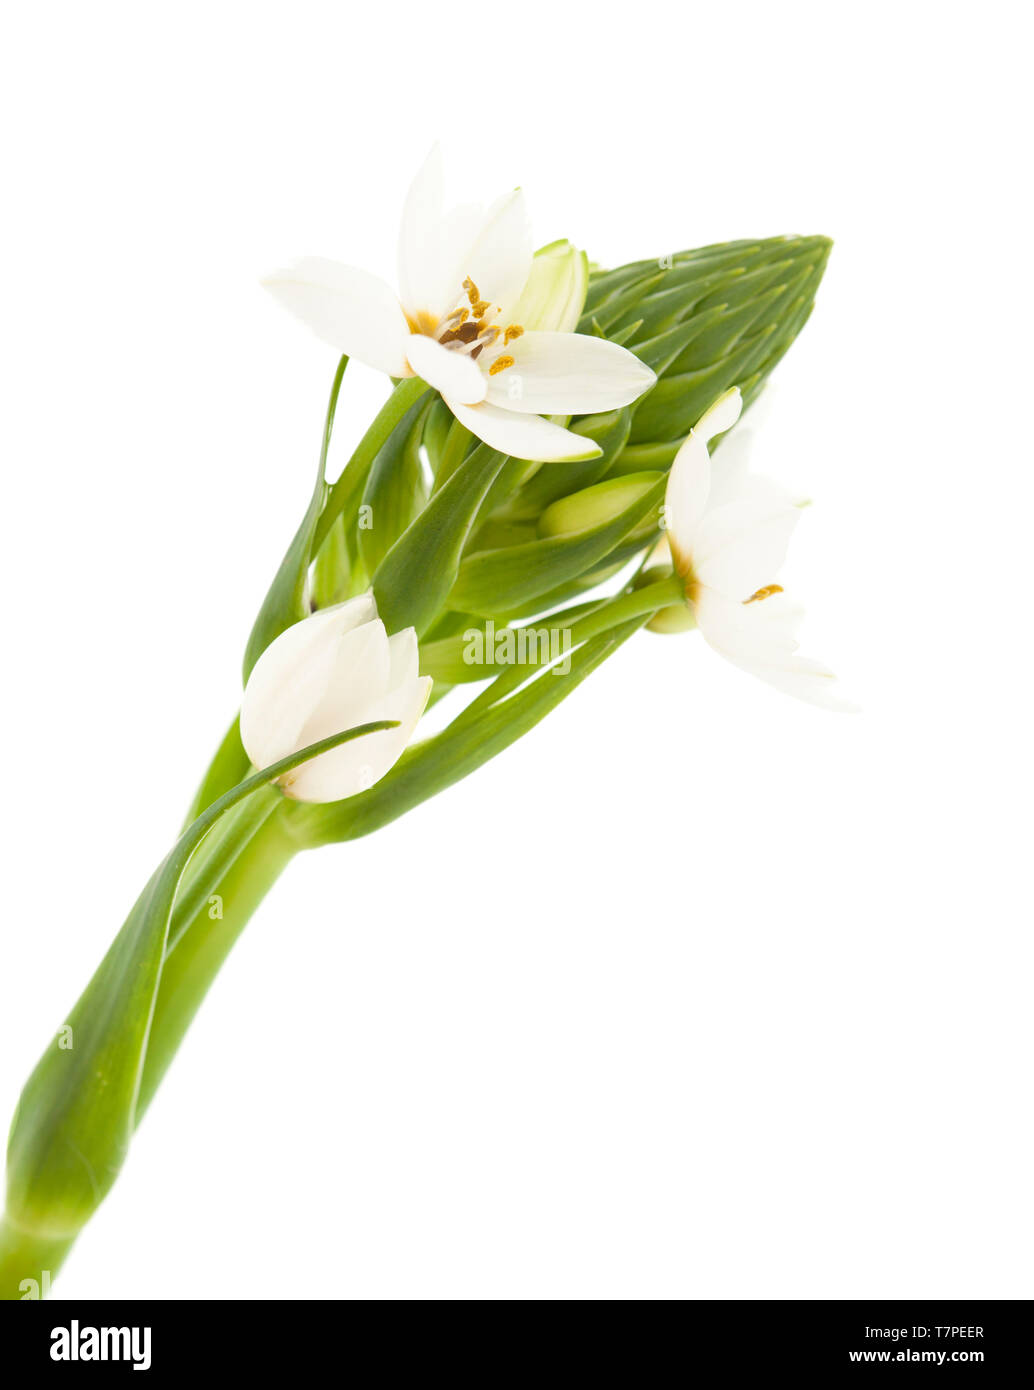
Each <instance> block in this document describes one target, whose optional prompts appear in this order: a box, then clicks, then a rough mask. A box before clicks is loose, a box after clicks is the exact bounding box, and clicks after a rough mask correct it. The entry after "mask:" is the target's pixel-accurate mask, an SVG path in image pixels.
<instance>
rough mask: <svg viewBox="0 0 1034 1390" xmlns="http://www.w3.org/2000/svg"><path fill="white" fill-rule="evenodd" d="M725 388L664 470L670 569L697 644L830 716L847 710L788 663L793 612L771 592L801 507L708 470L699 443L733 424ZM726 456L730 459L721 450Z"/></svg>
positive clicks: (812, 668)
mask: <svg viewBox="0 0 1034 1390" xmlns="http://www.w3.org/2000/svg"><path fill="white" fill-rule="evenodd" d="M741 406H742V401H741V398H740V393H739V391H738V390H736V389H735V388H733V390H731V391H727V392H726V393H725V395H724V396H721V397H720V398H719V399H718V400H717V401H716V402H715V404H714V405H713V406H712V407H711V408H710V410H708V411H707V412H706V413H705V414H704V416H703V417H702V419H701V420H700V422H699V423H698V424H697V426H696V428H695V429H694V430H692V431H691V432H690V435H689V437H688V438H687V440H686V442H685V443H684V444H683V445H682V448H681V449H680V450H679V452H678V454H677V455H676V457H675V462H674V463H673V464H672V469H671V474H670V476H669V478H668V487H667V492H666V495H665V522H666V527H667V536H668V543H669V546H670V548H671V555H672V562H673V564H674V566H675V570H676V573H677V574H678V575H679V576H680V578H681V579H682V582H683V584H684V586H685V590H686V598H687V601H688V602H689V604H690V606H691V608H692V610H693V613H694V616H695V618H696V622H697V626H698V627H699V628H700V631H701V633H702V634H703V637H704V639H705V641H707V642H708V643H709V644H710V645H711V646H712V647H713V648H714V649H715V651H716V652H718V653H719V654H720V655H721V656H724V657H725V659H726V660H727V661H731V662H732V663H733V665H735V666H739V667H741V668H742V669H743V670H744V671H749V672H750V673H751V675H753V676H757V677H758V678H759V679H760V680H763V681H767V682H768V683H769V684H770V685H774V686H775V687H776V688H777V689H779V690H783V691H786V693H787V694H789V695H796V696H797V697H798V699H801V700H808V701H810V702H811V703H812V704H816V705H825V706H826V707H827V708H830V709H848V708H851V707H850V706H849V705H848V704H847V703H846V702H845V701H844V700H842V699H841V698H840V697H839V696H838V695H837V693H836V683H835V677H834V675H833V673H832V671H829V670H827V669H826V667H824V666H822V665H820V663H819V662H817V661H812V660H810V659H808V658H807V657H803V656H799V655H798V654H797V628H798V626H799V624H800V620H801V616H802V610H801V609H800V608H798V607H797V606H796V605H795V604H792V603H791V602H790V600H789V599H788V598H787V596H786V594H785V593H784V592H783V588H782V585H780V584H777V583H775V582H774V580H775V577H776V575H777V574H778V572H779V569H780V567H781V566H782V564H783V561H784V560H785V558H786V550H787V546H788V545H789V541H790V536H791V535H792V533H793V529H794V527H795V526H796V525H797V522H798V521H799V519H800V515H801V504H800V503H799V502H798V501H796V500H795V499H794V498H793V497H791V496H790V494H789V493H787V492H785V491H784V490H783V489H782V488H780V487H779V486H778V484H776V483H774V482H771V481H770V480H768V479H766V478H758V477H754V476H748V475H746V473H745V464H746V460H745V457H744V456H742V455H741V456H740V457H739V458H737V459H736V460H735V461H734V460H733V458H732V457H730V458H728V459H726V457H725V453H726V451H725V450H723V458H722V460H721V462H720V464H719V466H718V467H717V468H716V469H714V470H712V466H711V460H710V457H709V456H708V452H707V443H708V440H710V439H711V438H713V436H714V435H716V434H721V433H722V432H723V431H724V430H727V429H730V428H731V427H732V426H733V425H734V424H735V423H736V421H737V420H738V419H739V414H740V409H741ZM730 453H731V450H730Z"/></svg>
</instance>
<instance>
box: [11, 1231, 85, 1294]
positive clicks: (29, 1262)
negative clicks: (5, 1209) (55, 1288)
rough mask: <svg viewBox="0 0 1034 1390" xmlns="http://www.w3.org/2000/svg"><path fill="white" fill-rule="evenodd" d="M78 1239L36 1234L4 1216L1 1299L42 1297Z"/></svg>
mask: <svg viewBox="0 0 1034 1390" xmlns="http://www.w3.org/2000/svg"><path fill="white" fill-rule="evenodd" d="M74 1239H75V1237H74V1236H73V1237H70V1238H64V1237H62V1238H57V1239H55V1238H53V1237H47V1236H38V1235H34V1234H33V1233H32V1232H31V1231H24V1230H22V1229H21V1227H19V1226H17V1225H16V1224H15V1223H14V1222H13V1221H12V1220H11V1218H10V1217H9V1216H4V1217H0V1302H4V1301H10V1300H12V1299H13V1300H18V1299H26V1298H42V1297H43V1296H44V1295H45V1294H46V1293H47V1291H48V1290H49V1288H50V1282H51V1280H52V1279H53V1278H54V1276H55V1275H56V1274H57V1272H58V1270H59V1269H60V1268H61V1266H62V1264H63V1263H64V1259H65V1256H66V1255H67V1254H68V1252H69V1250H70V1249H71V1248H72V1241H73V1240H74Z"/></svg>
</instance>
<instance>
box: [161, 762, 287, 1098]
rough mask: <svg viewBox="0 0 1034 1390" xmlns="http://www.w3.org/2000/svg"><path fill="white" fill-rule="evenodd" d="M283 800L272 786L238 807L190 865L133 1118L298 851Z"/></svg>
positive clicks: (174, 921) (174, 922)
mask: <svg viewBox="0 0 1034 1390" xmlns="http://www.w3.org/2000/svg"><path fill="white" fill-rule="evenodd" d="M283 800H284V799H283V796H282V795H281V793H280V792H279V791H277V790H276V789H275V788H273V787H270V788H269V790H268V792H262V793H259V794H257V795H255V796H253V797H251V798H250V799H249V800H248V801H245V802H242V803H241V805H240V806H237V807H235V808H234V810H233V811H232V812H230V813H229V814H228V815H226V816H225V817H224V818H223V823H222V824H221V825H219V826H217V827H216V829H215V830H214V831H213V832H212V834H211V835H210V836H209V837H208V840H207V841H205V843H204V844H203V845H202V846H201V849H200V850H199V851H198V853H197V854H196V855H195V858H194V860H193V861H192V863H191V865H190V867H189V869H188V872H187V874H186V876H185V878H184V882H183V884H182V887H181V891H180V893H179V894H178V896H177V899H176V906H175V909H174V911H173V915H172V921H171V922H170V924H169V945H168V952H167V954H166V957H165V963H164V965H163V967H162V978H161V984H160V985H159V988H158V995H157V999H156V1001H155V1011H154V1018H153V1020H152V1022H151V1031H150V1034H149V1037H148V1042H147V1055H146V1058H145V1061H144V1071H143V1077H142V1079H141V1083H140V1095H139V1099H138V1101H137V1111H136V1118H137V1122H139V1120H140V1118H141V1116H142V1115H143V1113H144V1111H145V1110H146V1109H147V1106H148V1105H149V1103H150V1101H151V1097H152V1096H153V1095H154V1093H155V1091H156V1090H157V1089H158V1085H159V1083H160V1082H161V1079H162V1077H163V1076H164V1075H165V1072H166V1070H167V1069H168V1066H169V1063H170V1062H171V1061H172V1059H173V1057H174V1055H175V1053H176V1049H177V1048H178V1047H179V1045H180V1043H181V1042H182V1040H183V1036H184V1034H185V1033H186V1031H187V1029H188V1027H189V1026H190V1023H191V1021H192V1019H193V1018H194V1015H195V1014H196V1013H197V1011H198V1009H199V1008H200V1006H201V1002H202V1000H203V999H204V997H205V995H206V994H207V993H208V989H209V986H210V985H211V983H212V981H213V980H214V979H215V977H216V974H217V973H218V971H219V969H220V967H221V966H222V964H223V962H224V961H225V959H226V957H227V956H228V955H229V953H230V949H231V948H232V946H233V944H234V942H235V941H236V940H237V938H238V937H239V936H240V934H241V932H242V931H243V930H244V928H245V926H246V925H247V923H248V921H249V919H250V918H251V915H252V913H253V912H254V911H255V909H256V908H257V907H258V905H259V903H260V902H261V901H262V899H263V898H264V897H265V896H266V894H267V893H268V892H269V890H270V889H271V888H272V886H273V884H274V883H275V882H276V880H277V879H278V878H279V877H280V875H281V874H282V873H283V871H284V869H285V868H286V867H287V865H288V864H289V863H290V861H291V859H292V858H293V857H294V854H295V853H296V851H297V850H298V848H299V846H298V843H297V841H296V840H294V839H293V838H292V837H291V836H290V835H289V833H288V831H287V829H286V826H285V821H284V817H283V815H282V808H283Z"/></svg>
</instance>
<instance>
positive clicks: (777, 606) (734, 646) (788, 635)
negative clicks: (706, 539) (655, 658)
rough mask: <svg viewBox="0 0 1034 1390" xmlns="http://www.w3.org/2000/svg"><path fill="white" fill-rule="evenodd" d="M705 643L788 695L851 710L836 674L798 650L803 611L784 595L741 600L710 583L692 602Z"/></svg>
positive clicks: (728, 659)
mask: <svg viewBox="0 0 1034 1390" xmlns="http://www.w3.org/2000/svg"><path fill="white" fill-rule="evenodd" d="M693 606H694V610H695V613H696V619H697V624H698V626H699V628H700V631H701V633H702V635H703V637H704V639H705V641H706V642H707V643H708V644H709V645H710V646H711V647H712V648H713V649H714V650H715V651H716V652H718V654H719V655H720V656H723V657H725V659H726V661H730V662H732V664H733V665H734V666H738V667H740V669H741V670H743V671H747V672H749V673H750V675H752V676H756V677H757V678H758V679H759V680H763V681H766V682H767V683H768V684H769V685H773V686H775V687H776V689H778V690H782V691H783V692H784V693H785V694H788V695H793V696H795V697H796V698H797V699H799V700H806V701H808V702H809V703H810V704H815V705H822V706H823V707H825V708H826V709H835V710H843V711H847V710H850V709H853V708H854V706H852V705H851V704H850V703H849V702H848V701H846V700H844V699H843V697H842V696H841V695H840V694H839V687H838V686H837V683H836V677H835V676H834V674H833V672H832V671H830V670H828V669H827V668H826V667H825V666H823V665H821V664H820V663H819V662H817V661H813V660H811V659H810V658H808V657H804V656H800V655H799V654H798V653H797V639H796V631H797V627H798V625H799V622H800V617H801V610H800V609H799V608H798V607H797V606H796V605H794V604H792V603H791V602H790V601H789V600H787V599H786V596H785V595H784V594H775V595H773V596H772V597H771V598H767V599H760V600H758V601H756V602H755V603H747V604H744V603H737V602H736V601H735V600H734V599H729V598H727V597H725V595H723V594H717V593H715V592H714V591H713V590H711V589H708V588H706V587H704V588H702V589H701V590H700V593H699V596H698V599H697V601H696V603H695V604H694V605H693Z"/></svg>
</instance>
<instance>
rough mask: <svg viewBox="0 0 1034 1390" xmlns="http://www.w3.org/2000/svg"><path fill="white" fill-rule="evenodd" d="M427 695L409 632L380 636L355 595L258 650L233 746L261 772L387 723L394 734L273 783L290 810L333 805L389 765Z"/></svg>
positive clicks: (373, 614)
mask: <svg viewBox="0 0 1034 1390" xmlns="http://www.w3.org/2000/svg"><path fill="white" fill-rule="evenodd" d="M430 692H431V681H430V678H429V677H426V676H425V677H421V676H420V675H419V652H418V649H417V640H416V633H415V632H414V631H413V629H412V628H406V629H405V631H403V632H397V633H395V634H394V635H393V636H391V637H389V636H388V634H387V633H386V631H385V629H384V624H383V623H382V622H381V621H380V619H379V618H378V617H377V604H376V602H375V601H374V598H373V595H372V594H363V595H361V596H360V597H359V598H353V599H349V600H348V602H347V603H340V604H337V605H336V606H335V607H333V608H327V609H324V610H323V611H322V612H318V613H314V614H313V615H312V616H311V617H310V618H305V619H303V621H302V622H300V623H295V625H294V626H293V627H289V628H288V629H287V631H286V632H282V633H281V634H280V636H279V637H278V638H277V639H276V641H275V642H273V643H271V644H270V646H269V647H267V648H266V650H265V651H264V652H263V653H262V655H261V657H259V659H258V662H257V663H256V665H255V669H254V670H253V671H252V673H251V677H250V679H249V680H248V685H247V689H246V690H245V692H244V701H243V704H242V706H241V741H242V743H243V744H244V748H245V751H246V752H247V754H248V757H249V758H250V759H251V761H252V762H253V763H254V764H255V766H256V767H257V768H263V767H268V766H269V765H270V764H271V763H275V762H276V761H277V760H278V759H279V758H285V757H287V756H288V755H289V754H291V753H295V752H297V751H298V750H299V749H302V748H306V747H307V746H308V745H309V744H311V743H317V742H318V741H319V740H320V739H323V738H329V737H330V735H331V734H335V733H340V732H341V731H342V730H344V729H351V728H355V727H357V726H358V725H360V724H368V723H371V722H373V721H374V720H378V719H397V720H398V721H399V727H398V728H397V729H385V730H382V731H381V732H379V733H374V734H366V735H364V736H363V737H362V738H359V739H356V740H355V741H354V742H352V743H345V744H342V745H341V747H340V748H333V749H331V751H330V752H329V753H322V754H321V755H320V756H319V757H318V758H313V759H312V760H311V761H310V762H307V763H303V764H302V766H301V767H298V768H295V770H294V771H293V772H291V773H288V774H287V776H285V777H284V778H283V779H282V780H281V783H280V785H281V787H282V788H283V790H284V791H285V792H286V793H287V795H288V796H291V797H294V798H295V799H296V800H298V801H340V800H342V799H343V798H344V797H346V796H354V795H355V794H356V793H357V792H362V791H366V789H367V788H368V787H370V786H372V785H373V783H374V782H378V781H380V779H381V778H382V777H383V776H384V774H385V773H386V772H387V771H389V769H390V768H391V767H393V766H394V764H395V763H396V762H397V761H398V759H399V757H400V756H401V755H402V751H403V749H404V748H405V747H406V744H407V743H408V742H409V740H410V738H411V736H412V734H413V730H414V729H415V728H416V725H417V722H418V721H419V719H420V716H421V714H423V712H424V706H425V705H426V704H427V697H428V695H429V694H430Z"/></svg>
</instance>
